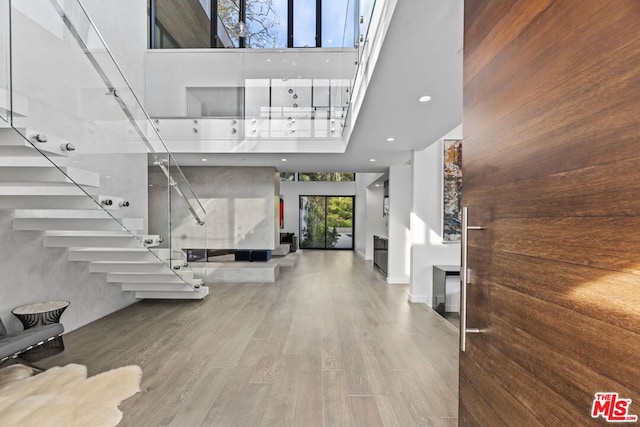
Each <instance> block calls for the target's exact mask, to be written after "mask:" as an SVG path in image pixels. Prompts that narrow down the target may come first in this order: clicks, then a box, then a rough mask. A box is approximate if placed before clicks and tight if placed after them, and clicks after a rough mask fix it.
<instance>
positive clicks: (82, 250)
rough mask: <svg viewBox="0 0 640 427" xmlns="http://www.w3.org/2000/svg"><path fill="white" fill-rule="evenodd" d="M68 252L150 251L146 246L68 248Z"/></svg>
mask: <svg viewBox="0 0 640 427" xmlns="http://www.w3.org/2000/svg"><path fill="white" fill-rule="evenodd" d="M69 252H143V253H144V252H146V253H151V252H149V250H148V249H147V248H101V247H91V248H69Z"/></svg>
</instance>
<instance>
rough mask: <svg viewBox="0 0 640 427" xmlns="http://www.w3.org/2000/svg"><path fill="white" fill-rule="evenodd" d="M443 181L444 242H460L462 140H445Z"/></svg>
mask: <svg viewBox="0 0 640 427" xmlns="http://www.w3.org/2000/svg"><path fill="white" fill-rule="evenodd" d="M443 145H444V149H443V154H444V157H443V159H444V161H443V171H444V173H443V179H442V184H443V186H442V240H443V242H445V243H446V242H458V241H460V222H461V217H460V212H461V210H460V201H461V198H462V140H459V139H445V140H444V143H443Z"/></svg>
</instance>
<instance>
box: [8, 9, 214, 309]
mask: <svg viewBox="0 0 640 427" xmlns="http://www.w3.org/2000/svg"><path fill="white" fill-rule="evenodd" d="M0 21H1V22H2V24H1V25H0V209H1V210H11V211H13V228H14V230H32V231H40V232H42V233H43V235H44V246H45V247H51V248H68V258H69V261H83V262H88V263H90V267H89V271H90V272H92V273H106V282H108V283H117V284H121V286H122V290H123V291H127V292H135V295H136V297H138V298H172V299H201V298H204V297H205V296H206V295H207V294H208V288H207V287H206V286H204V284H203V283H202V280H200V279H198V278H195V277H194V276H193V272H191V271H189V268H188V266H187V264H186V261H185V260H186V256H185V254H184V253H183V252H182V250H181V247H182V246H181V245H182V242H183V241H184V239H185V238H189V239H191V240H193V241H197V242H199V243H200V244H201V245H205V242H206V228H205V226H204V224H205V220H206V212H205V210H204V208H203V207H202V205H201V204H200V202H199V200H198V198H197V196H196V195H195V193H194V191H193V189H192V188H191V186H190V185H189V183H188V182H187V180H186V178H185V177H184V175H183V174H182V171H181V170H180V167H179V166H178V165H177V164H176V162H175V161H174V159H173V157H172V155H171V153H170V152H169V151H168V150H167V148H166V146H165V144H164V142H163V140H162V138H161V137H160V136H159V135H158V133H157V130H156V128H155V126H154V124H153V123H152V122H151V120H150V119H149V117H148V115H147V113H146V112H145V110H144V108H143V107H142V105H141V104H140V102H139V99H138V97H137V96H136V94H135V93H134V90H133V89H132V87H131V85H130V84H129V82H128V81H127V79H126V78H125V76H124V74H123V72H122V70H121V68H120V67H119V66H118V64H117V63H116V61H115V59H114V57H113V56H112V54H111V52H110V50H109V48H108V47H107V45H106V44H105V42H104V40H103V39H102V37H101V36H100V34H99V33H98V31H97V29H96V27H95V26H94V24H93V22H92V21H91V19H90V18H89V16H88V15H87V13H86V11H85V10H84V8H83V6H82V5H81V4H80V3H79V2H78V1H68V0H65V1H59V0H32V1H12V2H2V3H1V4H0ZM149 168H158V169H160V170H162V172H163V173H162V176H163V177H164V179H162V180H161V182H160V181H159V180H156V182H154V183H153V184H150V183H149V182H148V174H149ZM149 185H154V186H156V188H157V187H158V186H161V187H162V188H163V191H164V192H165V193H166V196H167V197H165V198H164V199H163V202H162V205H161V206H159V205H158V204H157V203H156V204H154V206H149V202H148V200H149V199H148V193H149V190H150V188H151V187H149ZM150 217H153V222H154V223H155V224H158V220H159V219H161V220H162V221H163V223H162V224H161V225H160V226H159V227H157V228H155V230H159V231H156V233H157V234H155V235H151V234H148V230H149V223H150ZM185 218H188V221H185ZM178 220H179V221H178ZM178 222H179V223H180V225H181V227H180V230H179V233H180V234H179V235H176V232H175V225H176V224H177V223H178ZM186 222H188V223H189V224H187V225H185V224H184V223H186ZM203 247H205V246H203Z"/></svg>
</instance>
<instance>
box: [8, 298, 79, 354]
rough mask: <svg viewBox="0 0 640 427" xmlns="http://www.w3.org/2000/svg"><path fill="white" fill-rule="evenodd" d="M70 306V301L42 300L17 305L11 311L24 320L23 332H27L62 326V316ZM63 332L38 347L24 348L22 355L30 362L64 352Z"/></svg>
mask: <svg viewBox="0 0 640 427" xmlns="http://www.w3.org/2000/svg"><path fill="white" fill-rule="evenodd" d="M68 306H69V301H49V302H40V303H35V304H28V305H23V306H20V307H16V308H14V309H13V310H11V313H13V315H14V316H16V317H17V318H18V319H19V320H20V322H22V325H23V326H24V331H23V332H25V333H26V332H28V331H30V330H33V329H37V328H43V329H42V330H46V329H47V327H48V326H49V325H60V326H62V325H61V324H60V317H61V316H62V313H64V311H65V310H66V309H67V307H68ZM61 334H62V330H61V331H60V333H58V334H57V336H55V337H53V338H51V339H47V341H46V342H44V343H41V344H40V345H38V346H37V347H34V348H32V349H28V350H24V351H23V353H22V354H21V356H20V357H21V358H22V359H24V360H26V361H28V362H36V361H38V360H42V359H45V358H47V357H50V356H53V355H54V354H58V353H60V352H62V351H63V350H64V341H63V340H62V335H61Z"/></svg>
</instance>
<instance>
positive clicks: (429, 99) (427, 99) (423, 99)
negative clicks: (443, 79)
mask: <svg viewBox="0 0 640 427" xmlns="http://www.w3.org/2000/svg"><path fill="white" fill-rule="evenodd" d="M418 101H420V102H429V101H431V97H430V96H429V95H423V96H421V97H420V98H418Z"/></svg>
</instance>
